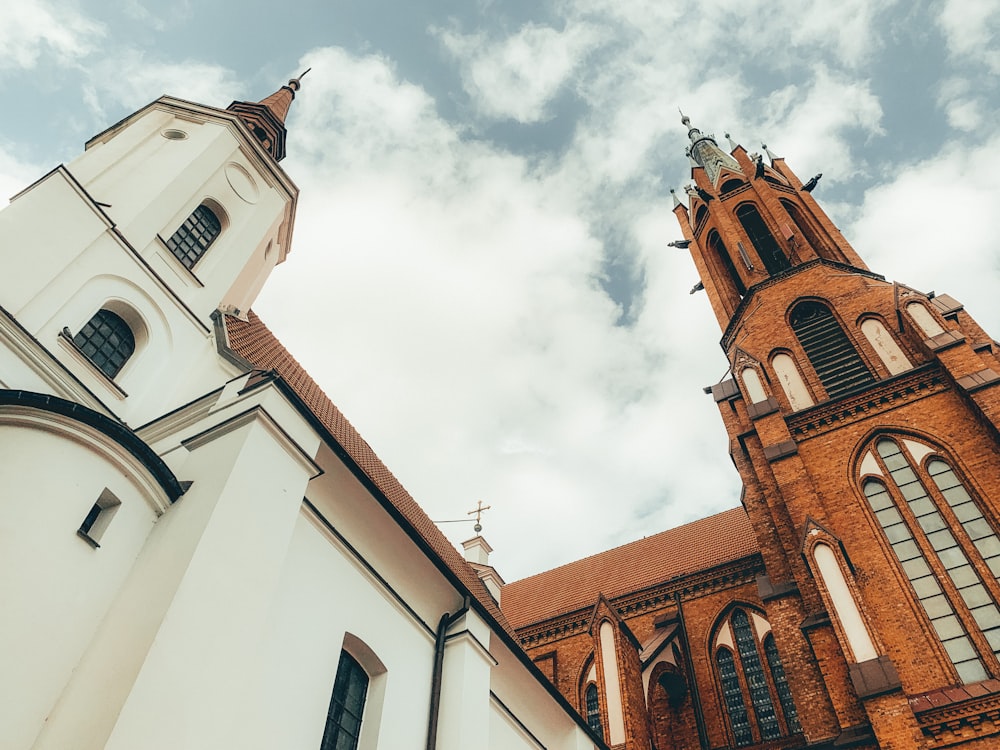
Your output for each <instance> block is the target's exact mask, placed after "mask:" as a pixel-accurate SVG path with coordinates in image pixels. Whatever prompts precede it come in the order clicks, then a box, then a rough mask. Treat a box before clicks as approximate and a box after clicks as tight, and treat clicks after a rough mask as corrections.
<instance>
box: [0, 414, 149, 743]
mask: <svg viewBox="0 0 1000 750" xmlns="http://www.w3.org/2000/svg"><path fill="white" fill-rule="evenodd" d="M0 446H3V449H2V450H3V461H0V497H2V498H3V500H4V512H3V514H0V538H2V539H3V544H0V570H4V571H8V574H7V575H2V576H0V601H3V602H5V604H4V614H3V617H0V662H2V663H3V664H4V668H3V670H0V726H2V727H3V732H2V734H3V738H4V740H3V744H4V746H5V747H10V748H27V747H30V745H31V741H32V740H33V739H34V737H35V735H36V734H37V733H38V732H39V730H41V728H42V727H43V725H44V722H45V720H46V717H47V716H48V715H49V713H50V711H51V709H52V707H53V705H54V704H55V703H56V701H57V699H58V697H59V695H60V692H61V691H62V689H63V687H64V686H65V684H66V681H67V679H68V678H69V676H70V675H71V674H72V672H73V670H74V669H75V668H76V667H77V664H78V663H79V661H80V659H81V657H82V656H83V654H84V652H85V650H86V649H87V647H88V645H89V643H90V641H91V639H92V637H93V635H94V633H95V632H96V630H97V629H98V627H99V625H100V623H101V621H102V620H103V618H104V615H105V612H106V611H107V608H108V607H109V606H110V604H111V602H112V601H113V600H114V597H115V595H116V594H117V592H118V590H119V588H120V587H121V585H122V582H123V581H124V580H125V578H126V577H127V576H128V574H129V571H130V570H131V568H132V565H133V563H134V561H135V558H136V556H137V555H138V554H139V552H140V550H141V549H142V545H143V544H144V542H145V540H146V537H147V535H148V534H149V532H150V529H151V528H152V527H153V524H154V522H155V520H156V517H157V514H158V513H159V512H160V511H161V510H162V508H163V507H164V506H165V505H166V502H167V501H166V498H165V497H164V496H163V493H162V491H160V490H158V489H157V488H156V487H155V486H153V483H152V482H151V480H150V479H149V477H148V476H146V475H145V474H146V472H145V471H144V470H143V469H142V468H141V467H139V466H138V463H137V462H136V461H132V460H129V457H128V456H127V455H126V456H123V455H122V448H121V446H119V445H117V444H114V443H113V442H112V441H110V440H109V439H107V438H106V437H105V436H103V435H101V434H100V433H98V432H97V431H95V430H93V429H92V428H89V427H86V426H84V425H81V424H79V423H77V422H74V421H72V420H69V419H67V418H65V417H59V416H58V415H54V414H49V413H45V412H35V411H31V410H25V409H23V408H18V407H9V406H8V407H3V408H2V409H0ZM106 491H110V492H111V493H112V494H113V496H114V497H115V498H116V499H117V500H118V501H120V505H119V506H117V508H116V509H115V510H114V514H113V518H111V521H110V523H109V524H108V526H107V528H106V530H105V531H104V533H103V535H102V536H101V539H100V545H101V546H100V548H94V547H93V546H91V544H89V543H88V542H87V541H86V540H85V539H83V538H81V537H80V536H78V535H77V529H79V528H80V526H81V523H82V522H83V521H84V519H85V517H86V516H87V514H88V512H89V511H90V510H91V508H92V506H93V505H94V503H95V502H97V501H98V499H99V498H100V497H101V496H102V494H103V493H105V492H106ZM151 495H153V496H156V495H158V497H151ZM14 571H16V573H17V574H16V575H11V574H9V573H11V572H14Z"/></svg>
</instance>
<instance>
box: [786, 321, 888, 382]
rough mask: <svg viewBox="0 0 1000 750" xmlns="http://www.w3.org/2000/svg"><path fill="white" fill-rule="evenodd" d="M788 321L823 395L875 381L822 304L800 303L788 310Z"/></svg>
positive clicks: (845, 335) (838, 324)
mask: <svg viewBox="0 0 1000 750" xmlns="http://www.w3.org/2000/svg"><path fill="white" fill-rule="evenodd" d="M791 324H792V330H793V331H795V336H796V337H797V338H798V340H799V343H800V344H802V348H803V349H804V350H805V353H806V357H808V359H809V363H810V364H811V365H812V366H813V369H814V370H815V371H816V375H817V377H819V380H820V382H821V383H822V384H823V388H825V389H826V394H827V396H829V397H830V398H836V397H837V396H840V395H842V394H844V393H847V392H848V391H851V390H854V389H855V388H859V387H861V386H863V385H867V384H868V383H872V382H874V381H875V378H874V377H873V376H872V374H871V371H869V369H868V367H867V365H865V363H864V360H862V359H861V355H859V354H858V352H857V350H856V349H855V348H854V345H853V344H852V343H851V340H850V339H849V338H847V334H846V333H844V329H843V328H841V327H840V323H838V322H837V319H836V318H834V317H833V313H832V312H831V311H830V308H828V307H827V306H826V305H824V304H821V303H819V302H811V301H808V302H800V303H799V304H798V305H796V306H795V309H794V310H793V311H792V315H791Z"/></svg>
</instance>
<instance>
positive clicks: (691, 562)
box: [500, 508, 760, 628]
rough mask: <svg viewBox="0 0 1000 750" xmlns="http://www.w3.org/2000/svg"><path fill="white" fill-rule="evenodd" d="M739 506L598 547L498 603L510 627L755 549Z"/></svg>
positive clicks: (509, 588)
mask: <svg viewBox="0 0 1000 750" xmlns="http://www.w3.org/2000/svg"><path fill="white" fill-rule="evenodd" d="M759 550H760V548H759V547H758V546H757V539H756V537H754V533H753V529H752V528H751V526H750V520H749V519H748V518H747V514H746V512H745V511H744V510H743V508H733V509H731V510H727V511H723V512H722V513H719V514H717V515H714V516H709V517H708V518H702V519H700V520H698V521H694V522H693V523H689V524H686V525H684V526H678V527H677V528H675V529H669V530H667V531H664V532H661V533H659V534H654V535H653V536H648V537H646V538H644V539H639V540H638V541H635V542H631V543H629V544H625V545H623V546H621V547H616V548H615V549H610V550H607V551H606V552H600V553H598V554H596V555H591V556H590V557H585V558H583V559H582V560H577V561H575V562H571V563H569V564H567V565H563V566H562V567H559V568H554V569H552V570H549V571H546V572H544V573H538V574H537V575H533V576H530V577H528V578H524V579H522V580H520V581H514V582H512V583H509V584H507V585H506V586H504V588H503V596H502V597H501V600H500V601H501V605H502V606H503V612H504V614H505V615H507V620H508V621H509V622H510V624H511V625H513V626H514V628H522V627H524V626H526V625H531V624H533V623H536V622H542V621H543V620H548V619H550V618H552V617H556V616H558V615H562V614H566V613H568V612H573V611H576V610H578V609H581V608H583V607H589V606H591V605H593V604H594V602H596V601H597V597H598V595H599V594H604V596H605V598H607V599H608V600H613V599H615V598H617V597H619V596H622V595H624V594H628V593H631V592H633V591H640V590H642V589H645V588H648V587H650V586H655V585H656V584H659V583H662V582H664V581H669V580H671V579H673V578H677V577H679V576H683V575H688V574H690V573H696V572H697V571H699V570H706V569H708V568H712V567H715V566H716V565H721V564H722V563H726V562H730V561H732V560H738V559H740V558H742V557H747V556H748V555H753V554H756V553H757V552H759Z"/></svg>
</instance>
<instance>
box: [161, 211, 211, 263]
mask: <svg viewBox="0 0 1000 750" xmlns="http://www.w3.org/2000/svg"><path fill="white" fill-rule="evenodd" d="M221 232H222V222H221V221H219V217H218V216H216V215H215V212H214V211H212V209H210V208H209V207H208V206H206V205H205V204H204V203H203V204H202V205H200V206H198V208H196V209H195V210H194V211H193V212H192V213H191V215H190V216H188V217H187V218H186V219H185V220H184V223H183V224H181V225H180V227H179V228H178V229H177V231H176V232H174V233H173V235H171V237H170V239H169V240H167V247H168V248H170V252H172V253H173V254H174V255H175V256H176V257H177V260H179V261H180V262H181V263H183V264H184V267H185V268H194V264H195V263H197V262H198V260H199V259H200V258H201V256H202V255H204V254H205V251H206V250H208V246H209V245H211V244H212V243H213V242H215V239H216V238H217V237H218V236H219V234H220V233H221Z"/></svg>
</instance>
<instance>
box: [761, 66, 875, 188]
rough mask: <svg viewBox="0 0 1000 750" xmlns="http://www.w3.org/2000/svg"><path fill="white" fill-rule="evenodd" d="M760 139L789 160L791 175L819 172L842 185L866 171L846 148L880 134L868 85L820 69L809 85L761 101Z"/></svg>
mask: <svg viewBox="0 0 1000 750" xmlns="http://www.w3.org/2000/svg"><path fill="white" fill-rule="evenodd" d="M760 109H761V111H762V112H764V113H766V119H765V120H764V121H763V122H762V123H760V125H759V127H760V133H762V134H767V135H763V136H761V137H762V138H767V139H770V145H771V146H772V150H776V151H777V152H778V153H779V155H781V156H788V155H794V162H795V165H796V167H795V168H796V171H798V172H799V174H800V175H802V176H803V179H805V176H806V175H810V174H812V173H813V172H814V171H815V172H820V171H822V172H824V173H825V174H826V176H827V179H829V180H834V181H837V180H846V179H850V178H852V177H856V176H857V175H858V174H860V173H864V172H865V171H866V170H867V165H865V164H863V163H861V162H859V161H858V160H857V159H856V158H855V157H854V153H853V149H852V147H851V142H852V140H854V139H856V138H857V136H858V135H859V134H861V135H863V136H864V137H866V138H871V137H873V136H877V135H882V134H883V130H882V126H881V119H882V107H881V105H880V104H879V101H878V98H877V97H876V96H875V95H874V94H873V93H872V91H871V88H870V83H869V82H868V81H866V80H855V79H851V78H847V77H844V76H841V75H836V74H833V73H831V72H829V71H828V70H826V69H825V68H823V67H821V68H819V69H818V70H817V71H816V74H815V77H814V78H813V79H812V80H811V81H810V82H809V85H808V86H788V87H786V88H784V89H780V90H778V91H775V92H774V93H772V94H771V95H770V96H769V97H767V99H766V100H765V101H764V102H762V106H761V108H760Z"/></svg>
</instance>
